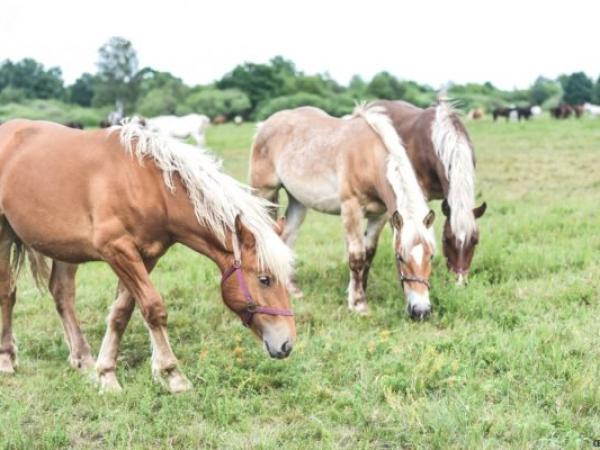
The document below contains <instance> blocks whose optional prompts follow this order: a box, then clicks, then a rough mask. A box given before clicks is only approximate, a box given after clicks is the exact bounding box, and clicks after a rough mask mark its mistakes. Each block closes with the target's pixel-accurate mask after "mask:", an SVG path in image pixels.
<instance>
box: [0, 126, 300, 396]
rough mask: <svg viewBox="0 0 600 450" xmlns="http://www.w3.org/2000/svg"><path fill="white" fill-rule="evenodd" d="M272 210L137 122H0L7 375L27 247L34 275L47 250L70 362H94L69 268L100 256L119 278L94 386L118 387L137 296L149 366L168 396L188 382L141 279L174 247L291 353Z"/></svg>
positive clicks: (41, 269) (0, 271)
mask: <svg viewBox="0 0 600 450" xmlns="http://www.w3.org/2000/svg"><path fill="white" fill-rule="evenodd" d="M268 206H269V205H268V204H267V202H265V201H264V200H262V199H259V198H256V197H255V196H253V195H252V194H251V193H250V192H248V191H247V190H246V189H245V188H244V187H243V186H242V185H240V184H239V183H238V182H236V181H235V180H233V179H232V178H230V177H228V176H227V175H225V174H223V173H221V172H220V171H219V169H218V164H217V163H216V162H215V161H214V160H213V158H212V157H211V156H210V155H208V154H207V153H205V152H203V151H198V150H197V149H193V150H192V149H191V148H190V146H188V145H185V144H182V143H179V142H177V141H173V140H170V139H165V138H163V137H160V136H157V135H154V134H153V133H151V132H150V131H148V130H146V129H144V128H143V127H142V126H141V125H140V124H139V123H137V122H135V121H133V122H130V123H127V124H125V125H124V126H122V127H114V128H112V129H110V130H98V131H79V130H72V129H69V128H66V127H64V126H62V125H58V124H53V123H50V122H34V121H29V120H14V121H11V122H7V123H5V124H3V125H2V126H1V127H0V303H1V309H2V326H3V329H2V339H1V342H0V371H2V372H13V371H14V368H15V364H16V348H15V345H14V341H13V335H12V310H13V305H14V303H15V295H16V291H15V282H14V278H15V275H16V273H15V271H16V268H18V266H19V262H20V261H22V257H23V254H25V253H27V254H29V259H30V262H31V267H32V271H33V273H34V276H35V277H36V279H37V280H39V281H40V282H42V280H43V279H44V275H45V274H47V273H46V272H47V271H46V270H45V265H44V261H45V260H44V259H43V256H46V257H49V258H51V259H52V260H53V262H52V271H51V274H50V278H49V287H50V292H51V293H52V295H53V297H54V300H55V302H56V308H57V310H58V312H59V314H60V316H61V319H62V322H63V326H64V331H65V336H66V341H67V344H68V346H69V350H70V362H71V364H72V365H73V366H75V367H78V368H82V369H85V368H88V367H90V366H91V365H93V358H92V355H91V352H90V347H89V345H88V343H87V341H86V339H85V337H84V336H83V334H82V332H81V330H80V328H79V324H78V321H77V318H76V315H75V308H74V301H75V273H76V270H77V265H78V264H80V263H83V262H86V261H98V260H102V261H105V262H106V263H108V264H109V265H110V267H111V268H112V269H113V271H114V272H115V273H116V274H117V276H118V278H119V289H118V295H117V299H116V301H115V303H114V304H113V306H112V309H111V311H110V315H109V317H108V327H107V331H106V334H105V336H104V340H103V341H102V347H101V349H100V353H99V356H98V362H97V364H96V371H97V374H98V377H99V381H100V384H101V389H103V390H119V389H120V385H119V383H118V381H117V379H116V375H115V367H116V358H117V353H118V347H119V342H120V340H121V336H122V334H123V332H124V330H125V328H126V326H127V323H128V321H129V319H130V317H131V313H132V312H133V309H134V305H135V302H137V304H138V306H139V308H140V310H141V313H142V316H143V318H144V321H145V322H146V325H147V327H148V330H149V332H150V341H151V343H152V370H153V373H154V374H155V376H156V377H157V378H159V379H160V380H161V381H163V382H164V383H165V384H166V386H167V388H168V389H169V390H170V391H171V392H179V391H183V390H186V389H188V388H189V387H190V383H189V382H188V380H187V379H186V378H185V376H184V375H183V373H182V372H181V371H180V369H179V366H178V362H177V359H176V358H175V355H174V354H173V351H172V350H171V346H170V344H169V339H168V335H167V311H166V308H165V304H164V301H163V299H162V297H161V295H160V294H159V293H158V291H157V290H156V288H155V287H154V285H153V284H152V282H151V281H150V277H149V273H150V272H151V271H152V269H153V268H154V266H155V265H156V263H157V261H158V259H159V258H160V257H161V256H162V255H163V254H164V253H165V252H166V251H167V249H168V248H169V247H171V246H172V245H173V244H175V243H181V244H183V245H185V246H187V247H189V248H191V249H193V250H195V251H197V252H199V253H201V254H203V255H206V256H207V257H209V258H210V259H212V260H213V261H214V262H215V264H216V265H217V266H218V267H219V269H220V270H221V273H222V274H223V277H222V283H221V293H222V297H223V299H224V301H225V303H226V305H227V306H228V307H229V308H230V309H231V310H233V311H234V312H235V313H237V314H238V315H239V316H240V318H241V319H242V320H243V322H244V324H245V325H247V326H248V327H249V328H250V329H251V330H252V331H253V332H254V333H255V334H256V336H258V338H260V339H261V340H262V342H263V343H264V346H265V348H266V349H267V351H268V352H269V354H270V355H271V356H272V357H276V358H284V357H286V356H288V354H289V353H290V351H291V350H292V346H293V344H294V340H295V335H296V330H295V323H294V319H293V314H292V312H291V310H290V302H289V298H288V294H287V291H286V288H285V281H286V280H287V279H288V277H289V275H290V273H291V259H292V256H291V252H290V250H289V248H288V247H287V246H286V245H285V244H284V243H283V241H282V240H281V239H280V238H279V236H278V235H277V234H276V231H275V230H274V223H273V221H272V220H271V218H270V217H269V211H268V209H267V207H268ZM13 247H14V249H15V252H16V255H17V256H16V258H14V259H12V264H11V248H13ZM46 269H47V267H46ZM282 281H283V282H282ZM197 319H198V320H201V318H197Z"/></svg>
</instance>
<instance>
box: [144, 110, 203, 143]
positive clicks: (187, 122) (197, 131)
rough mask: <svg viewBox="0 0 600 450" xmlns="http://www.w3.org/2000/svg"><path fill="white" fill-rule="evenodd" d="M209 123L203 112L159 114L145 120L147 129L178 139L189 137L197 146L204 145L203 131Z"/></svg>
mask: <svg viewBox="0 0 600 450" xmlns="http://www.w3.org/2000/svg"><path fill="white" fill-rule="evenodd" d="M209 124H210V119H209V118H208V117H207V116H205V115H203V114H188V115H187V116H183V117H177V116H159V117H154V118H153V119H147V120H146V127H147V128H148V129H149V130H151V131H154V132H156V133H159V134H161V135H163V136H167V137H171V138H175V139H180V140H185V139H187V138H189V137H191V138H193V139H194V140H195V141H196V145H198V146H199V147H203V146H204V132H205V131H206V128H208V125H209Z"/></svg>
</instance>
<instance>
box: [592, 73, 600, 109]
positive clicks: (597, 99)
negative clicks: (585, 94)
mask: <svg viewBox="0 0 600 450" xmlns="http://www.w3.org/2000/svg"><path fill="white" fill-rule="evenodd" d="M593 102H594V103H595V104H596V105H600V76H599V77H598V79H597V80H596V84H595V85H594V97H593Z"/></svg>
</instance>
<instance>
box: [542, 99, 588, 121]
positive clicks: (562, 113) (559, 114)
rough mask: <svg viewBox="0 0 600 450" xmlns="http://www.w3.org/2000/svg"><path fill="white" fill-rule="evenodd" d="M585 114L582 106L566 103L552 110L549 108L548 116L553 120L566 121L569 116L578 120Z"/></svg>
mask: <svg viewBox="0 0 600 450" xmlns="http://www.w3.org/2000/svg"><path fill="white" fill-rule="evenodd" d="M584 112H585V107H584V106H583V105H569V104H568V103H561V104H560V105H558V106H555V107H554V108H550V115H551V116H552V117H554V118H555V119H568V118H569V117H571V116H575V117H576V118H578V119H579V118H580V117H581V116H582V115H583V113H584Z"/></svg>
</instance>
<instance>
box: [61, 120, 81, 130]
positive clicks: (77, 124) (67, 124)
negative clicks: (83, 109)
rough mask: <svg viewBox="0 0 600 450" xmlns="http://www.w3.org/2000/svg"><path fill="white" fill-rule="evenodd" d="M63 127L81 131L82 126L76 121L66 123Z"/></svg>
mask: <svg viewBox="0 0 600 450" xmlns="http://www.w3.org/2000/svg"><path fill="white" fill-rule="evenodd" d="M65 127H69V128H75V129H77V130H83V124H82V123H81V122H77V121H71V122H66V123H65Z"/></svg>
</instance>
